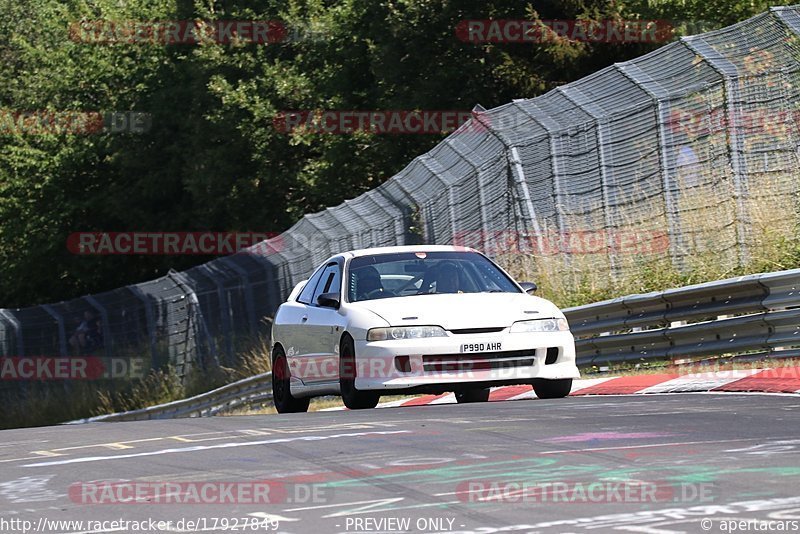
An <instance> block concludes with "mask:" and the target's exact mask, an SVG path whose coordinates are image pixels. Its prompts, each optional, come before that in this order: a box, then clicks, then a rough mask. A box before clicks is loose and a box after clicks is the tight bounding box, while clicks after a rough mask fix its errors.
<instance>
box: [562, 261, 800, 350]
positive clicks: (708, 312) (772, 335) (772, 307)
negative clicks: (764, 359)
mask: <svg viewBox="0 0 800 534" xmlns="http://www.w3.org/2000/svg"><path fill="white" fill-rule="evenodd" d="M792 308H798V309H792ZM564 313H565V314H566V316H567V319H568V320H569V323H570V327H571V329H572V331H573V333H574V334H575V335H576V338H577V339H576V349H577V354H578V363H579V364H590V363H598V362H619V361H626V360H641V359H653V358H674V357H681V356H699V355H709V356H712V355H723V354H742V353H749V352H753V351H761V352H765V353H768V354H774V355H778V354H779V353H780V352H781V351H785V350H786V349H788V348H791V347H792V346H793V345H800V269H794V270H790V271H780V272H774V273H764V274H753V275H748V276H742V277H738V278H730V279H727V280H720V281H717V282H709V283H705V284H697V285H693V286H687V287H682V288H678V289H669V290H666V291H658V292H654V293H647V294H643V295H629V296H626V297H621V298H617V299H611V300H607V301H603V302H598V303H595V304H587V305H585V306H578V307H575V308H569V309H566V310H564ZM686 322H691V323H690V324H686Z"/></svg>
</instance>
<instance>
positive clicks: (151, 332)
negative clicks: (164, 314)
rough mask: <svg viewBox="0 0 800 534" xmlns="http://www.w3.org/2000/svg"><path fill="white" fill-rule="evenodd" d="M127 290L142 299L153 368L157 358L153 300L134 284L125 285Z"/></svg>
mask: <svg viewBox="0 0 800 534" xmlns="http://www.w3.org/2000/svg"><path fill="white" fill-rule="evenodd" d="M127 288H128V290H129V291H130V292H131V293H133V295H134V296H135V297H136V298H138V299H139V300H141V301H142V304H143V305H144V317H145V320H146V321H147V338H148V341H149V342H150V355H151V357H152V363H151V365H150V367H152V368H155V364H156V361H157V360H158V349H157V347H156V318H155V312H154V311H153V302H152V301H151V300H150V299H149V298H147V296H146V295H145V294H144V293H143V292H142V290H141V289H139V288H138V287H137V286H135V285H131V286H127Z"/></svg>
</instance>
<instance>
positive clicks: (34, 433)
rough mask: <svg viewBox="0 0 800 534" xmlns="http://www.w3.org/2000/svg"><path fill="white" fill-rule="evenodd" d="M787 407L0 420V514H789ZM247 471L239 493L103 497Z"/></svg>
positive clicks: (603, 520)
mask: <svg viewBox="0 0 800 534" xmlns="http://www.w3.org/2000/svg"><path fill="white" fill-rule="evenodd" d="M799 409H800V396H797V395H766V394H736V393H722V394H689V393H686V394H677V395H642V396H635V397H634V396H597V397H570V398H565V399H559V400H523V401H512V402H492V403H484V404H470V405H431V406H418V407H408V408H389V409H382V410H369V411H357V412H344V411H339V412H317V413H308V414H296V415H280V416H276V415H269V416H238V417H216V418H202V419H181V420H172V421H146V422H134V423H105V424H103V423H94V424H85V425H74V426H62V427H46V428H37V429H20V430H7V431H2V432H1V433H0V438H2V439H1V440H0V532H9V533H10V532H23V531H24V529H25V528H26V527H27V528H28V531H29V532H158V533H164V532H181V531H192V532H195V531H200V532H276V531H278V532H297V533H306V532H307V533H326V532H370V533H379V532H380V533H385V534H388V533H390V532H405V531H408V532H487V533H488V532H541V533H551V532H553V533H555V532H557V533H566V532H581V533H583V532H597V533H602V532H649V533H670V532H766V531H769V532H800V415H798V414H800V410H799ZM92 481H106V483H108V482H110V481H116V482H119V484H118V485H117V486H113V487H114V488H116V489H115V490H114V492H107V493H102V492H97V493H87V492H86V488H87V487H90V488H94V489H97V487H98V486H93V485H92V484H91V483H92ZM265 481H268V483H269V484H270V486H269V491H270V493H268V494H265V493H263V492H262V493H260V494H259V499H260V500H261V502H258V503H256V504H250V503H249V502H250V501H248V500H247V497H248V495H247V493H246V492H245V493H244V494H241V493H240V494H238V495H235V496H234V497H235V500H236V501H237V502H233V503H231V502H230V499H229V501H228V502H225V503H223V504H216V503H213V502H209V501H213V500H214V497H213V495H210V494H208V495H206V498H205V499H202V498H201V499H200V500H201V501H202V502H198V501H197V497H198V495H197V494H196V493H195V494H194V495H193V497H192V498H189V495H190V494H189V493H186V494H181V493H180V492H178V493H173V494H172V497H170V499H171V500H170V499H166V500H167V501H169V502H164V501H165V499H164V495H163V494H162V495H161V497H159V499H160V500H161V502H158V503H153V502H152V500H151V502H150V503H139V504H131V503H125V504H121V503H118V502H116V503H115V502H114V499H116V498H120V497H121V496H123V494H122V493H119V490H120V488H126V487H127V488H130V487H132V486H131V484H132V483H135V484H136V485H138V486H137V487H139V488H141V487H145V486H147V485H148V484H149V486H147V487H150V488H152V487H156V486H158V487H162V488H165V487H166V486H159V485H161V484H166V483H180V484H184V485H182V486H180V487H181V488H183V489H185V488H187V487H188V486H187V485H186V484H194V486H193V487H194V488H198V487H201V486H202V484H206V483H210V484H211V485H212V486H211V487H216V488H219V487H221V486H220V484H224V483H233V482H241V483H245V484H246V485H250V486H252V484H254V483H256V484H261V485H262V487H263V484H264V483H265ZM126 484H127V486H126ZM105 487H106V488H109V487H112V486H105ZM76 488H77V489H76ZM654 488H655V489H654ZM182 491H183V490H182ZM115 492H117V493H115ZM125 495H129V494H125ZM267 496H268V497H269V498H268V499H266V497H267ZM228 497H230V495H228ZM150 498H151V499H152V494H151V495H150ZM182 499H183V500H182ZM97 500H99V501H102V502H100V503H95V502H94V501H97ZM267 500H269V501H270V502H266V501H267ZM176 501H177V502H176ZM60 520H70V521H83V522H84V523H83V524H79V523H73V524H71V525H69V524H61V525H58V524H56V523H54V522H55V521H60ZM120 520H125V521H141V522H142V523H141V524H139V523H128V524H125V523H122V522H120ZM181 520H183V523H180V521H181ZM190 520H191V521H196V522H197V523H196V524H195V525H193V528H187V523H186V522H187V521H190ZM26 521H27V522H30V523H26ZM151 521H152V522H151ZM158 521H162V522H163V523H161V524H158V523H157V522H158ZM167 521H172V523H171V524H167V523H166V522H167ZM246 521H250V522H249V523H246ZM245 525H247V526H246V527H245ZM234 526H236V528H235V529H234ZM734 526H735V530H734V529H733V528H734ZM150 527H155V528H150Z"/></svg>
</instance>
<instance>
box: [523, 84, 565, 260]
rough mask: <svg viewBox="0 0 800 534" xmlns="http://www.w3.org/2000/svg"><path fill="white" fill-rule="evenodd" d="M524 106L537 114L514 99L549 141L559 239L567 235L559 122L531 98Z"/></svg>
mask: <svg viewBox="0 0 800 534" xmlns="http://www.w3.org/2000/svg"><path fill="white" fill-rule="evenodd" d="M525 105H526V106H528V107H530V108H531V109H533V110H535V111H536V112H537V113H538V114H533V113H530V112H529V111H528V110H527V109H525V107H523V106H521V105H520V104H519V102H518V101H516V100H515V101H514V106H515V107H516V108H517V109H519V110H520V111H522V112H523V113H525V115H527V116H528V117H530V119H531V120H533V121H534V122H536V123H537V124H538V125H539V126H541V127H542V128H543V129H544V130H545V131H546V132H547V136H548V139H549V142H550V166H551V168H552V171H553V196H554V199H553V205H554V207H555V212H556V224H558V235H559V239H558V241H560V240H561V239H562V238H564V237H565V236H566V235H567V232H568V227H567V223H566V221H565V220H564V200H563V196H564V193H563V184H562V183H561V181H562V175H563V172H564V171H563V169H562V168H561V156H560V153H561V151H560V150H559V149H558V139H557V132H558V131H559V129H560V127H559V124H558V123H557V122H556V121H554V120H553V119H551V118H550V116H549V115H548V114H547V113H545V112H544V111H542V109H541V108H540V107H539V106H537V105H536V103H534V102H533V101H531V100H528V101H526V103H525ZM564 261H565V263H566V264H567V265H569V262H570V255H569V254H564Z"/></svg>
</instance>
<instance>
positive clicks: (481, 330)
mask: <svg viewBox="0 0 800 534" xmlns="http://www.w3.org/2000/svg"><path fill="white" fill-rule="evenodd" d="M505 329H506V327H505V326H498V327H491V328H457V329H455V330H450V332H452V333H454V334H491V333H494V332H502V331H503V330H505Z"/></svg>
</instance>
